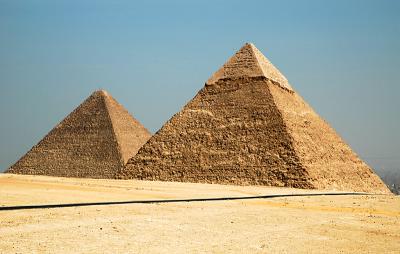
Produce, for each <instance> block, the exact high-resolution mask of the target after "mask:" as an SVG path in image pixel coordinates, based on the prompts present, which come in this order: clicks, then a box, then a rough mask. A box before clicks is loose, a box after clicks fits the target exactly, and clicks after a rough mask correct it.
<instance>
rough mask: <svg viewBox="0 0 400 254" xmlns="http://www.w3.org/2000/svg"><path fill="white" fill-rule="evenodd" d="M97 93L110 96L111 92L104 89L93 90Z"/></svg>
mask: <svg viewBox="0 0 400 254" xmlns="http://www.w3.org/2000/svg"><path fill="white" fill-rule="evenodd" d="M95 94H97V95H102V96H108V95H109V93H108V92H107V91H106V90H104V89H99V90H95V91H94V92H93V95H95Z"/></svg>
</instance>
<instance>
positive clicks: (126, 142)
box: [7, 90, 151, 178]
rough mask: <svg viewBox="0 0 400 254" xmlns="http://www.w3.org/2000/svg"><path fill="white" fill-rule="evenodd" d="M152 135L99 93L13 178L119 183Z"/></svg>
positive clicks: (30, 155) (26, 159)
mask: <svg viewBox="0 0 400 254" xmlns="http://www.w3.org/2000/svg"><path fill="white" fill-rule="evenodd" d="M150 136H151V135H150V133H149V132H148V131H147V129H146V128H144V127H143V126H142V125H141V124H140V123H139V122H138V121H137V120H135V119H134V118H133V117H132V116H131V115H130V114H129V113H128V111H127V110H126V109H124V108H123V107H122V106H121V105H120V104H119V103H118V102H117V101H115V100H114V98H112V97H111V95H109V94H108V93H107V92H106V91H103V90H101V91H96V92H94V93H93V94H92V95H91V96H90V97H89V98H87V99H86V100H85V101H84V102H83V103H82V104H81V105H79V107H77V108H76V109H75V110H74V111H73V112H72V113H71V114H69V115H68V116H67V117H66V118H65V119H64V120H63V121H61V122H60V123H59V124H58V125H57V126H56V127H55V128H54V129H53V130H51V131H50V132H49V133H48V134H47V135H46V136H45V137H44V138H43V139H42V140H41V141H40V142H39V143H38V144H37V145H35V146H34V147H33V148H32V149H31V150H30V151H29V152H28V153H27V154H25V155H24V156H23V157H22V158H21V159H20V160H19V161H17V162H16V163H15V164H14V165H13V166H11V168H10V169H9V170H8V171H7V173H18V174H34V175H50V176H64V177H89V178H115V174H116V172H117V170H119V169H121V168H122V167H123V166H124V164H125V163H126V162H127V160H128V159H129V158H130V157H132V156H133V155H135V154H136V152H137V151H138V150H139V148H140V147H141V146H142V145H143V144H144V143H145V142H146V141H147V140H148V139H149V138H150Z"/></svg>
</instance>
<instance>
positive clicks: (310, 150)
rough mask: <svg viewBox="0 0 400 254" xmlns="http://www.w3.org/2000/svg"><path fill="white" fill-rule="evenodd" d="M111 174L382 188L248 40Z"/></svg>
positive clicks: (349, 188) (348, 188)
mask: <svg viewBox="0 0 400 254" xmlns="http://www.w3.org/2000/svg"><path fill="white" fill-rule="evenodd" d="M117 176H118V177H119V178H124V179H127V178H135V179H147V180H162V181H183V182H206V183H223V184H240V185H268V186H286V187H297V188H307V189H331V190H346V191H362V192H375V193H389V191H388V189H387V188H386V186H385V185H384V183H383V182H382V181H381V180H380V178H379V177H378V176H377V175H376V174H375V173H374V172H373V171H372V169H371V168H370V167H368V166H367V165H366V164H365V163H364V162H363V161H361V160H360V158H359V157H358V156H357V155H356V154H355V153H354V152H353V151H352V150H351V149H350V147H349V146H348V145H347V144H346V143H345V142H344V141H343V140H342V139H341V138H340V137H339V135H338V134H337V133H336V132H335V131H334V130H333V129H332V128H331V127H330V126H329V124H328V123H326V122H325V121H324V120H323V119H322V118H321V117H319V116H318V115H317V114H316V113H315V112H314V111H313V109H312V108H311V107H310V106H309V105H307V103H306V102H305V101H304V100H303V99H302V98H301V97H300V96H299V95H298V94H297V93H296V92H295V91H294V90H293V89H292V87H291V86H290V85H289V83H288V81H287V79H286V78H285V77H284V76H283V75H282V74H281V73H280V72H279V70H277V69H276V68H275V67H274V66H273V65H272V64H271V63H270V62H269V61H268V60H267V59H266V57H265V56H263V55H262V54H261V52H260V51H259V50H258V49H256V48H255V46H254V45H252V44H245V45H244V46H243V47H242V48H241V49H240V50H239V51H238V52H237V53H236V54H235V55H234V56H233V57H232V58H231V59H229V60H228V62H227V63H226V64H224V65H223V66H222V68H221V69H220V70H218V71H217V72H216V73H215V74H214V75H212V77H211V78H210V79H209V80H208V81H207V82H206V85H205V86H204V87H203V88H202V89H201V90H200V91H199V92H198V94H197V95H196V96H195V97H194V98H193V99H192V100H191V101H190V102H189V103H188V104H187V105H185V106H184V108H183V109H182V110H181V111H180V112H178V113H177V114H175V115H174V116H173V117H172V118H171V119H170V120H169V121H168V122H167V123H165V125H164V126H163V127H162V128H161V129H160V130H159V131H158V132H157V133H156V134H155V135H154V136H153V137H152V138H150V139H149V141H148V142H147V143H146V144H145V145H144V146H143V147H142V148H141V149H140V150H139V151H138V153H137V155H136V156H134V157H132V158H131V159H130V160H129V161H128V163H127V165H126V166H125V168H124V169H122V170H120V171H119V173H118V174H117Z"/></svg>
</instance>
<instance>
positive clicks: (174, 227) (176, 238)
mask: <svg viewBox="0 0 400 254" xmlns="http://www.w3.org/2000/svg"><path fill="white" fill-rule="evenodd" d="M308 192H310V193H313V192H319V191H305V190H296V189H285V188H268V187H254V186H226V185H225V186H224V185H208V184H188V183H170V182H148V181H133V180H129V181H119V180H92V179H89V180H88V179H68V178H55V177H42V176H19V175H11V174H0V206H15V205H29V204H57V203H70V202H97V201H124V200H141V199H162V198H166V199H175V198H200V197H201V198H207V197H224V196H249V195H267V194H278V193H308ZM210 252H211V253H400V198H399V197H396V196H385V195H376V196H314V197H285V198H274V199H254V200H235V201H212V202H211V201H207V202H191V203H187V202H185V203H163V204H128V205H107V206H90V207H71V208H54V209H35V210H15V211H0V253H210Z"/></svg>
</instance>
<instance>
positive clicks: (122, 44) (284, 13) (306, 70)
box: [0, 0, 400, 172]
mask: <svg viewBox="0 0 400 254" xmlns="http://www.w3.org/2000/svg"><path fill="white" fill-rule="evenodd" d="M398 13H400V2H397V1H388V0H387V1H358V0H353V1H334V2H329V3H328V2H320V1H302V2H299V1H280V2H279V4H278V3H276V2H270V1H251V3H250V2H247V3H246V4H243V3H242V2H240V1H230V2H229V3H224V2H222V1H202V2H196V3H187V2H185V1H170V2H168V3H165V2H162V1H149V2H146V3H132V2H131V1H115V2H114V1H18V2H17V1H8V0H7V1H4V0H0V55H1V57H0V65H1V68H0V96H1V97H0V108H1V109H0V117H1V119H2V123H1V125H0V141H1V142H0V172H2V171H3V170H5V169H6V168H8V167H9V166H11V165H12V164H13V163H14V162H15V161H16V160H18V159H19V158H20V157H21V156H22V155H24V154H25V153H26V152H27V151H28V150H29V149H30V148H31V147H32V146H33V145H35V144H36V143H37V142H39V141H40V140H41V139H42V138H43V137H44V136H45V135H46V134H47V133H48V132H49V131H50V130H51V129H52V128H53V127H54V126H55V125H56V124H57V123H58V122H60V121H61V120H62V119H63V118H64V117H65V116H67V115H68V114H69V113H70V112H71V111H72V110H73V109H74V108H76V107H77V106H78V105H79V104H80V103H81V102H82V101H83V100H84V99H86V98H87V97H88V96H89V95H90V94H91V93H92V92H93V91H94V90H96V89H105V90H107V91H108V92H109V93H110V94H111V95H112V96H113V97H114V98H115V99H116V100H117V101H118V102H119V103H121V104H122V105H123V106H124V107H125V108H126V109H127V110H128V111H129V112H130V113H131V114H132V115H133V116H134V117H135V118H136V119H138V120H139V121H140V122H141V123H142V124H143V125H144V126H145V127H147V128H148V129H149V130H150V131H151V132H152V133H154V132H155V131H157V130H158V129H159V128H160V127H161V126H162V124H163V123H164V122H165V121H167V120H168V119H169V118H170V117H171V116H172V115H173V114H175V113H176V112H178V111H179V109H180V108H181V107H183V106H184V105H185V104H186V102H187V101H189V100H190V99H191V98H192V97H193V96H194V95H195V94H196V93H197V91H198V90H200V89H201V88H202V87H203V85H204V83H205V81H206V80H207V79H208V78H209V77H210V76H211V75H212V74H213V73H214V72H215V71H216V70H217V69H218V68H220V67H221V65H222V64H223V63H224V62H225V61H227V60H228V58H229V57H230V56H232V55H233V54H234V53H235V52H236V50H238V49H239V48H240V47H241V46H242V45H243V44H244V43H245V42H252V43H254V44H255V46H256V47H257V48H258V49H260V51H261V52H262V53H263V54H264V55H265V56H266V57H267V58H268V59H269V60H270V61H271V62H272V63H273V64H274V65H275V66H276V67H277V68H278V69H279V70H280V71H281V72H282V73H283V74H284V75H285V76H286V77H287V78H288V80H289V82H290V84H291V85H292V86H293V88H294V89H295V90H296V91H297V92H298V93H299V94H300V95H301V96H302V97H303V98H304V99H305V100H306V101H307V102H308V103H309V104H310V105H311V106H312V107H313V108H314V110H315V111H316V112H317V113H318V114H319V115H320V116H321V117H322V118H324V119H325V120H327V121H328V122H329V123H330V125H331V126H332V127H333V128H334V129H335V130H336V131H337V132H338V133H339V134H340V136H341V137H342V138H343V139H344V140H345V141H346V142H347V143H348V144H349V145H350V146H351V148H352V149H353V150H354V151H355V152H356V153H357V154H359V155H360V157H361V158H362V159H364V160H365V161H366V162H367V163H368V164H369V165H370V166H372V167H373V168H375V169H377V170H384V169H400V134H399V133H398V129H399V126H400V113H399V112H398V111H399V109H400V101H399V99H398V98H397V97H398V94H399V92H400V87H399V85H400V84H399V76H398V73H397V72H398V68H399V66H400V15H398Z"/></svg>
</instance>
